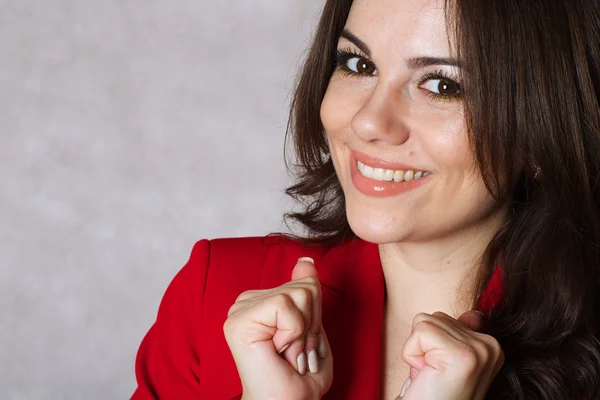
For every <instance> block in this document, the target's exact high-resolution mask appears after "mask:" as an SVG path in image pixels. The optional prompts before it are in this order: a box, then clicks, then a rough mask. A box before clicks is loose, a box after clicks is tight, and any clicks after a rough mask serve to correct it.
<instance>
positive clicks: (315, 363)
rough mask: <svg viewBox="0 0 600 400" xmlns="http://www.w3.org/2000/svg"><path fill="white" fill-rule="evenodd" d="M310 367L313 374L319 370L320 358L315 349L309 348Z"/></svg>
mask: <svg viewBox="0 0 600 400" xmlns="http://www.w3.org/2000/svg"><path fill="white" fill-rule="evenodd" d="M308 369H309V371H310V372H311V373H313V374H316V373H317V372H319V359H318V358H317V352H316V351H315V349H310V350H308Z"/></svg>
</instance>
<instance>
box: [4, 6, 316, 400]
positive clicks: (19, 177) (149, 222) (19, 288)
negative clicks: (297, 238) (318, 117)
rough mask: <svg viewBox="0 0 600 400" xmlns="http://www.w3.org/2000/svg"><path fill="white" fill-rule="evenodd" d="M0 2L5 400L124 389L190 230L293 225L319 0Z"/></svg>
mask: <svg viewBox="0 0 600 400" xmlns="http://www.w3.org/2000/svg"><path fill="white" fill-rule="evenodd" d="M0 5H1V10H2V11H1V12H0V90H1V91H0V239H1V240H0V289H1V290H0V306H1V310H0V399H3V400H12V399H28V400H29V399H77V400H80V399H86V400H87V399H90V400H93V399H125V398H128V396H129V395H130V394H131V392H132V391H133V390H134V387H135V380H134V373H133V365H134V358H135V353H136V350H137V346H138V345H139V343H140V341H141V339H142V337H143V335H144V334H145V332H146V331H147V330H148V328H149V327H150V325H151V324H152V322H153V320H154V318H155V315H156V310H157V307H158V304H159V301H160V298H161V296H162V294H163V292H164V290H165V288H166V286H167V285H168V283H169V281H170V279H171V278H172V277H173V276H174V274H175V273H176V272H177V271H178V270H179V268H181V266H182V265H183V264H184V263H185V261H186V260H187V258H188V256H189V252H190V250H191V248H192V245H193V243H194V242H195V241H196V240H198V239H201V238H213V237H222V236H244V235H263V234H266V233H268V232H270V231H277V230H282V229H284V227H283V225H282V224H281V215H282V213H283V211H284V210H285V208H286V207H287V205H288V200H286V199H285V196H284V195H283V189H284V188H285V186H286V184H287V183H288V182H289V178H288V177H287V174H286V171H285V169H284V164H283V139H284V133H285V125H286V120H287V106H288V102H289V93H290V89H291V88H292V85H293V82H294V80H295V77H296V72H297V68H298V65H299V63H300V60H301V59H302V55H303V51H304V49H305V48H306V46H307V43H308V40H309V37H310V34H311V31H312V29H313V26H314V24H315V22H316V18H317V16H318V11H319V9H320V7H321V6H322V1H318V0H310V1H306V0H285V1H278V0H252V1H241V0H235V1H233V0H231V1H216V0H181V1H167V0H104V1H95V2H90V1H77V0H13V1H9V0H0Z"/></svg>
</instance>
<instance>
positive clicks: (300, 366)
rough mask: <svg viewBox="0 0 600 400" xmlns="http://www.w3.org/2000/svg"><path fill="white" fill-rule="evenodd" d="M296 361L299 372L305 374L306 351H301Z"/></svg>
mask: <svg viewBox="0 0 600 400" xmlns="http://www.w3.org/2000/svg"><path fill="white" fill-rule="evenodd" d="M296 363H297V366H296V369H297V370H298V373H299V374H300V375H304V373H305V372H306V355H305V354H304V352H301V353H300V354H298V358H297V360H296Z"/></svg>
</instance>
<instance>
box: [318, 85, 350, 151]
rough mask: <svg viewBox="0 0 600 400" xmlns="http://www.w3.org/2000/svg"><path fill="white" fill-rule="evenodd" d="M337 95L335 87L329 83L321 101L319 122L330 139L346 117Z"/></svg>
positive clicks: (342, 124) (337, 132)
mask: <svg viewBox="0 0 600 400" xmlns="http://www.w3.org/2000/svg"><path fill="white" fill-rule="evenodd" d="M339 97H340V96H339V95H338V94H337V93H336V88H335V87H334V86H333V85H332V84H331V83H330V84H329V86H328V87H327V91H326V92H325V97H324V98H323V102H322V103H321V122H322V124H323V128H325V132H326V134H327V137H328V138H329V139H330V140H331V138H332V136H335V135H336V134H339V131H340V129H341V128H342V127H343V126H344V120H345V119H346V116H345V115H344V113H343V112H342V108H341V107H340V104H339Z"/></svg>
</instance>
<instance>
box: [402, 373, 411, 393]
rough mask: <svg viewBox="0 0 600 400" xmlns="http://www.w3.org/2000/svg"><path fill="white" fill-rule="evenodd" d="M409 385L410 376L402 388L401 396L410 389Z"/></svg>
mask: <svg viewBox="0 0 600 400" xmlns="http://www.w3.org/2000/svg"><path fill="white" fill-rule="evenodd" d="M409 386H410V376H409V377H408V379H406V381H405V382H404V385H402V389H400V397H404V393H406V390H407V389H408V387H409Z"/></svg>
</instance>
